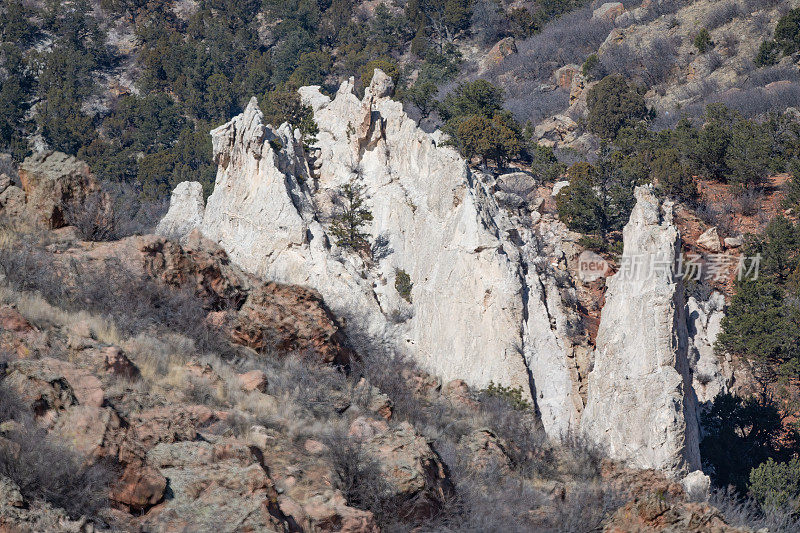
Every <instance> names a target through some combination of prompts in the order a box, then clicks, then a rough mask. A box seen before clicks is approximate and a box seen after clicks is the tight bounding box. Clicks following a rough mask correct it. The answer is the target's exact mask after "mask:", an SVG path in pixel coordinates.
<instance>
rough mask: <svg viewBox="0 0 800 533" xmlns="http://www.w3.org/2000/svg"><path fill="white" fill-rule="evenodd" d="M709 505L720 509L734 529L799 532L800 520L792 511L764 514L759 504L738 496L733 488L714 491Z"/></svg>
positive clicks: (779, 510)
mask: <svg viewBox="0 0 800 533" xmlns="http://www.w3.org/2000/svg"><path fill="white" fill-rule="evenodd" d="M708 503H710V504H711V505H713V506H714V507H716V508H717V509H719V511H720V513H722V516H723V517H724V518H725V522H727V523H728V524H729V525H731V526H733V527H746V528H749V529H751V530H753V531H761V530H765V531H786V532H789V531H799V530H800V518H797V517H794V516H792V514H791V510H790V509H788V508H787V509H773V510H771V511H770V512H767V513H764V512H763V511H762V510H761V508H760V506H759V505H758V503H757V502H756V501H754V500H752V499H750V498H747V497H742V496H741V495H739V494H737V493H736V491H735V490H734V489H733V487H728V488H721V489H717V490H715V491H713V492H712V493H711V496H710V497H709V499H708Z"/></svg>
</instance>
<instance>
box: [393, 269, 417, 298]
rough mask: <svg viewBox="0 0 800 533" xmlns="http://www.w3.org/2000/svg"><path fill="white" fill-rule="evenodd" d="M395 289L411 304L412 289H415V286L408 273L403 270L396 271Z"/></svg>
mask: <svg viewBox="0 0 800 533" xmlns="http://www.w3.org/2000/svg"><path fill="white" fill-rule="evenodd" d="M394 288H395V289H396V290H397V292H398V293H399V294H400V296H402V297H403V299H404V300H406V301H407V302H408V303H411V289H413V288H414V284H413V283H411V276H409V275H408V272H406V271H405V270H403V269H401V268H398V269H395V271H394Z"/></svg>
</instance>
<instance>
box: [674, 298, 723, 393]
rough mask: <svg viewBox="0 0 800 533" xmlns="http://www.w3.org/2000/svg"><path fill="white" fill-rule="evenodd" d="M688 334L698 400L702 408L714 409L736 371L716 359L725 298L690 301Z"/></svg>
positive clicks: (688, 306) (694, 299)
mask: <svg viewBox="0 0 800 533" xmlns="http://www.w3.org/2000/svg"><path fill="white" fill-rule="evenodd" d="M686 307H687V315H686V320H687V325H688V330H689V337H690V339H689V340H690V342H689V365H690V366H691V368H692V379H693V386H694V391H695V394H696V395H697V400H698V402H699V403H700V405H702V406H708V405H711V404H712V402H713V401H714V398H716V397H717V395H718V394H719V393H721V392H726V391H728V389H729V387H730V385H731V384H732V383H733V368H732V367H731V365H730V364H729V363H728V362H727V361H726V360H725V358H724V357H720V356H719V355H717V353H716V350H715V349H714V344H715V343H716V341H717V336H718V335H719V334H720V332H721V331H722V319H723V317H724V316H725V313H724V310H725V297H724V296H723V294H722V293H720V292H716V291H715V292H714V293H712V294H711V296H710V297H709V299H708V300H707V301H705V302H699V301H698V300H697V299H696V298H695V297H690V298H689V300H688V301H687V305H686Z"/></svg>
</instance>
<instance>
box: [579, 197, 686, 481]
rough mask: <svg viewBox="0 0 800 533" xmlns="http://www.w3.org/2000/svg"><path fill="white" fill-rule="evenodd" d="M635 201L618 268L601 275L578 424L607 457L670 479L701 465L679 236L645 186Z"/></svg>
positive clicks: (667, 209)
mask: <svg viewBox="0 0 800 533" xmlns="http://www.w3.org/2000/svg"><path fill="white" fill-rule="evenodd" d="M636 199H637V203H636V206H635V208H634V209H633V212H632V213H631V219H630V221H629V222H628V224H627V225H626V226H625V229H624V242H625V248H624V252H623V257H622V262H621V264H622V266H621V270H620V272H619V273H617V274H615V275H614V276H612V277H610V278H609V279H608V291H607V293H606V304H605V307H604V308H603V314H602V319H601V322H600V328H599V331H598V334H597V349H596V351H595V361H594V369H593V370H592V372H591V373H590V374H589V395H588V401H587V405H586V410H585V411H584V413H583V419H582V421H581V424H582V427H583V429H584V430H585V432H586V433H587V434H588V435H589V437H590V438H592V439H594V440H595V441H596V442H598V443H600V444H602V445H603V446H605V447H606V449H607V451H608V453H609V454H610V456H611V457H612V458H615V459H620V460H623V461H625V462H627V463H628V464H629V465H630V466H633V467H636V468H654V469H657V470H662V471H664V472H666V473H669V474H671V475H674V476H677V475H681V474H685V473H687V472H688V471H692V470H696V469H698V468H699V467H700V454H699V449H698V445H699V442H698V440H699V435H698V433H699V429H698V425H697V399H696V397H695V396H694V391H693V390H692V378H691V373H690V368H689V361H688V355H687V353H688V343H689V340H688V332H687V327H686V316H685V303H684V301H683V291H684V289H683V286H682V284H681V283H680V281H676V280H674V279H673V274H672V269H673V265H674V264H675V259H676V254H677V253H678V252H679V249H680V248H679V246H680V244H679V243H680V237H679V235H678V231H677V229H676V227H675V226H674V224H673V223H672V206H671V204H667V203H665V204H664V205H663V206H662V205H660V203H659V201H658V200H657V199H656V197H655V196H654V195H653V193H652V191H651V190H650V189H648V188H644V187H639V188H637V189H636ZM626 265H627V266H626Z"/></svg>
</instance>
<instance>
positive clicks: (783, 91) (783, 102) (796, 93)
mask: <svg viewBox="0 0 800 533" xmlns="http://www.w3.org/2000/svg"><path fill="white" fill-rule="evenodd" d="M707 101H708V102H709V103H710V102H721V103H723V104H725V105H726V106H728V107H729V108H731V109H734V110H736V111H738V112H739V113H741V114H742V116H744V117H745V118H754V117H758V116H760V115H764V114H766V113H769V112H777V113H780V112H783V111H784V110H785V109H786V107H787V106H793V105H794V106H796V105H800V83H797V82H794V83H789V84H786V85H781V86H776V87H770V88H764V87H756V88H753V89H743V90H739V91H729V92H726V93H725V94H723V95H721V96H719V97H717V98H713V99H709V100H707Z"/></svg>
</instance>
